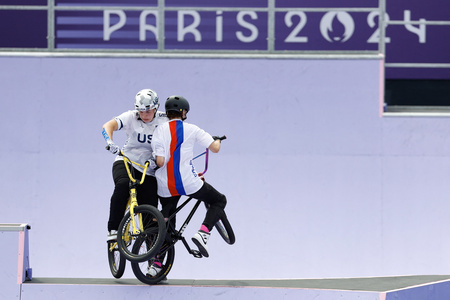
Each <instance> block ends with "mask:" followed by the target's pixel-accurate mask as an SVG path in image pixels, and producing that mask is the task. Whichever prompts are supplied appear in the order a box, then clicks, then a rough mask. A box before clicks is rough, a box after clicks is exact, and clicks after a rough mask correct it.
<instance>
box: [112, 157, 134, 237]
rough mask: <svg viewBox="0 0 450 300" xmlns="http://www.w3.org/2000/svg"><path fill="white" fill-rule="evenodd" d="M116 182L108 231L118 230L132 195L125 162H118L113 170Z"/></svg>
mask: <svg viewBox="0 0 450 300" xmlns="http://www.w3.org/2000/svg"><path fill="white" fill-rule="evenodd" d="M112 174H113V180H114V184H115V187H114V192H113V194H112V196H111V204H110V208H109V220H108V231H111V230H117V228H119V224H120V221H121V220H122V218H123V214H124V212H125V209H126V207H127V201H128V197H129V195H130V191H129V182H130V179H129V178H128V174H127V170H126V169H125V165H124V164H123V161H116V162H114V164H113V168H112Z"/></svg>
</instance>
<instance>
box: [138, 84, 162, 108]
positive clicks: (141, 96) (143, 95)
mask: <svg viewBox="0 0 450 300" xmlns="http://www.w3.org/2000/svg"><path fill="white" fill-rule="evenodd" d="M134 107H135V108H136V110H138V111H146V110H149V109H154V108H156V109H158V107H159V99H158V95H157V94H156V92H155V91H153V90H151V89H144V90H140V91H139V92H138V93H137V94H136V97H134Z"/></svg>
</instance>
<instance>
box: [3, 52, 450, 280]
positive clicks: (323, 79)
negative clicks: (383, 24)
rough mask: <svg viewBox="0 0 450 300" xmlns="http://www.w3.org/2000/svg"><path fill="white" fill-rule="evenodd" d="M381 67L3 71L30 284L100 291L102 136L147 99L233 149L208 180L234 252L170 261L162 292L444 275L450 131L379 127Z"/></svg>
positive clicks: (16, 208) (11, 176)
mask: <svg viewBox="0 0 450 300" xmlns="http://www.w3.org/2000/svg"><path fill="white" fill-rule="evenodd" d="M380 63H381V62H380V61H378V60H360V61H358V60H301V59H298V60H290V59H282V60H276V59H269V60H262V59H250V60H245V59H175V58H172V59H163V58H49V57H0V66H1V68H0V87H1V88H0V105H1V118H0V124H1V128H2V129H3V130H2V139H1V141H2V146H1V147H0V153H1V156H2V160H1V163H0V164H1V167H0V178H1V181H0V190H1V194H2V195H1V198H0V203H1V210H0V222H1V223H15V222H28V223H30V224H31V226H32V230H31V231H30V251H31V266H32V268H33V276H35V277H110V276H111V275H110V273H109V269H108V263H107V257H106V243H105V238H106V222H107V217H108V210H109V197H110V195H111V192H112V189H113V183H112V178H111V166H112V162H113V160H114V156H113V155H111V154H109V152H107V151H105V149H104V140H103V138H102V135H101V126H102V124H103V123H104V122H106V121H107V120H109V119H110V118H112V117H114V116H116V115H118V114H120V113H121V112H123V111H126V110H128V109H132V107H133V106H132V105H133V97H134V94H135V93H136V92H137V91H138V90H140V89H142V88H152V89H154V90H156V91H157V92H158V94H159V95H160V98H161V99H165V98H167V97H168V96H170V95H172V94H181V95H184V96H185V97H186V98H187V99H188V100H189V101H190V102H191V106H192V110H191V112H190V113H189V118H188V122H192V123H196V124H198V125H199V126H201V127H203V128H204V129H206V130H207V131H208V132H210V133H211V134H214V135H216V134H226V135H227V136H228V139H227V140H226V141H225V142H224V143H223V147H222V150H221V152H220V153H219V154H217V155H212V157H211V160H210V170H209V171H208V173H207V176H206V178H207V180H209V181H210V182H211V183H212V184H213V185H214V186H215V187H216V188H217V189H219V190H220V191H222V192H223V193H225V194H226V195H227V197H228V207H227V209H228V214H229V217H230V220H231V222H232V224H233V226H234V229H235V232H236V235H237V242H236V244H235V245H233V246H228V245H226V244H225V243H224V242H223V241H221V239H220V238H219V236H218V235H216V236H213V237H212V238H211V242H210V251H211V257H210V258H208V259H202V260H198V259H194V258H193V257H190V256H188V255H187V254H186V251H185V250H184V248H183V247H182V245H179V247H178V248H177V258H176V262H175V266H174V268H173V270H172V272H171V274H170V278H230V279H232V278H314V277H350V276H356V277H360V276H386V275H405V274H446V273H448V270H450V259H449V258H448V253H450V242H449V239H448V237H447V236H448V234H447V231H448V230H447V229H448V228H449V225H450V220H449V218H448V209H449V206H450V204H449V202H448V195H449V187H448V182H449V179H450V175H449V170H450V158H449V153H450V138H449V135H448V134H447V133H448V128H449V126H450V120H449V119H448V118H434V117H429V118H425V117H424V118H417V117H416V118H414V117H409V118H407V117H399V118H386V117H384V118H381V117H380V116H379V109H378V107H379V99H380V96H381V95H380V84H381V83H380V69H381V68H380ZM115 139H116V140H117V141H118V142H119V143H120V142H123V141H124V135H123V133H121V132H118V133H116V135H115ZM199 151H200V149H199ZM202 217H203V210H202V213H201V214H199V215H198V216H197V218H196V219H195V220H194V221H193V223H192V224H191V225H190V227H189V228H188V230H187V235H188V236H190V235H191V234H193V233H194V232H195V231H196V230H197V229H198V226H199V225H200V222H201V219H202ZM3 246H4V245H2V247H3ZM6 259H9V258H8V257H5V256H1V258H0V260H6ZM126 277H134V276H133V274H132V272H131V268H128V270H127V273H126Z"/></svg>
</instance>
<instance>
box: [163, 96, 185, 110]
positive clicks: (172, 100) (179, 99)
mask: <svg viewBox="0 0 450 300" xmlns="http://www.w3.org/2000/svg"><path fill="white" fill-rule="evenodd" d="M165 106H166V113H167V112H169V111H176V112H179V113H181V112H182V111H183V109H185V110H186V112H188V111H189V102H188V101H187V100H186V98H184V97H183V96H170V97H169V98H167V100H166V105H165Z"/></svg>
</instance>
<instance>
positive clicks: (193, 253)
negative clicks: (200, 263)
mask: <svg viewBox="0 0 450 300" xmlns="http://www.w3.org/2000/svg"><path fill="white" fill-rule="evenodd" d="M191 254H192V255H193V256H194V257H195V258H202V257H203V255H202V254H201V253H200V251H198V250H194V249H191Z"/></svg>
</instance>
